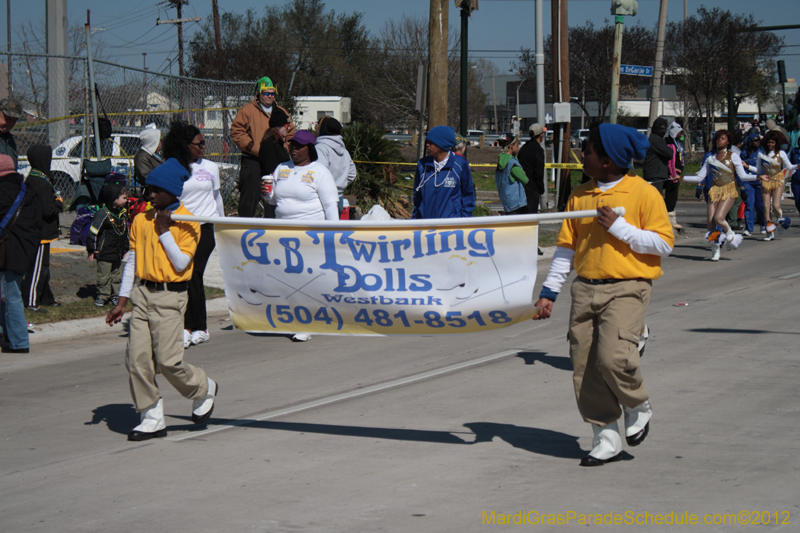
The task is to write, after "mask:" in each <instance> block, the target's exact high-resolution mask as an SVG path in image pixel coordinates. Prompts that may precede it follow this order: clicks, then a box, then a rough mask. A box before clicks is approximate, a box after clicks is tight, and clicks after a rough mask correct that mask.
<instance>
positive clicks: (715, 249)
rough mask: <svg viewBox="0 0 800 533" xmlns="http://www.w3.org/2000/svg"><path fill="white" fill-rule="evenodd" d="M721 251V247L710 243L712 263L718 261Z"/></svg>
mask: <svg viewBox="0 0 800 533" xmlns="http://www.w3.org/2000/svg"><path fill="white" fill-rule="evenodd" d="M721 250H722V246H720V245H719V244H717V243H715V242H712V243H711V260H712V261H719V255H720V251H721Z"/></svg>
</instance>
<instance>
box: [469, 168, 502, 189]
mask: <svg viewBox="0 0 800 533" xmlns="http://www.w3.org/2000/svg"><path fill="white" fill-rule="evenodd" d="M472 185H473V186H474V187H475V190H476V191H496V190H497V184H496V183H495V181H494V171H492V172H473V173H472Z"/></svg>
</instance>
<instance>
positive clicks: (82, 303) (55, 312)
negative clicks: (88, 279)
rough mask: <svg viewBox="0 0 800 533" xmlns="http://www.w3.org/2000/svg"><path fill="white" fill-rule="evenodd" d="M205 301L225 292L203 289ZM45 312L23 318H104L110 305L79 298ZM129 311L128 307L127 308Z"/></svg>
mask: <svg viewBox="0 0 800 533" xmlns="http://www.w3.org/2000/svg"><path fill="white" fill-rule="evenodd" d="M205 292H206V300H211V299H212V298H219V297H221V296H225V291H224V290H222V289H218V288H216V287H205ZM46 309H47V312H46V313H41V312H34V311H29V310H27V309H26V310H25V318H26V319H27V321H28V322H31V323H33V324H47V323H50V322H63V321H65V320H78V319H81V318H94V317H98V316H106V313H108V312H109V311H110V310H111V306H110V305H106V306H104V307H97V306H96V305H94V297H91V298H81V299H80V300H76V301H73V302H65V303H63V304H61V305H60V306H58V307H46ZM128 309H129V310H130V305H129V306H128Z"/></svg>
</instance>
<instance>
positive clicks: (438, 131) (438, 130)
mask: <svg viewBox="0 0 800 533" xmlns="http://www.w3.org/2000/svg"><path fill="white" fill-rule="evenodd" d="M425 140H426V141H430V142H432V143H433V144H435V145H436V146H438V147H439V148H441V149H442V150H450V149H452V148H453V146H455V145H456V132H455V131H454V130H453V128H451V127H450V126H436V127H435V128H431V131H429V132H428V135H426V136H425Z"/></svg>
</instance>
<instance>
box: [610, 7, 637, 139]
mask: <svg viewBox="0 0 800 533" xmlns="http://www.w3.org/2000/svg"><path fill="white" fill-rule="evenodd" d="M638 11H639V2H637V1H636V0H611V14H612V15H614V59H613V60H612V62H611V104H610V105H611V116H610V117H609V119H608V121H609V122H611V123H612V124H616V123H617V114H618V111H619V110H618V109H617V108H618V107H619V67H620V64H621V63H622V61H621V56H622V31H623V29H624V28H623V25H624V24H625V17H626V16H631V17H632V16H634V15H636V13H637V12H638Z"/></svg>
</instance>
